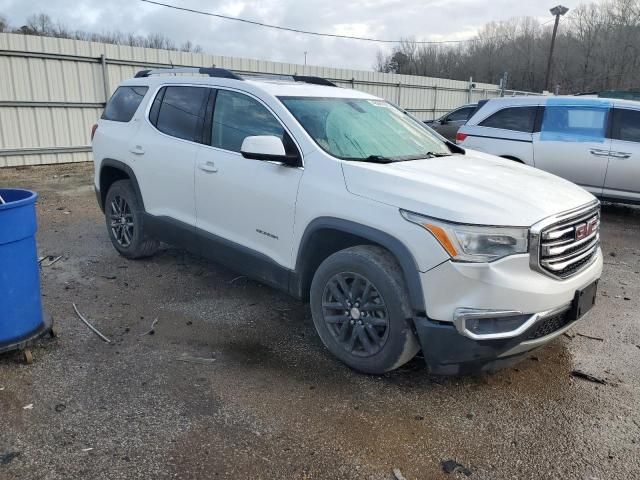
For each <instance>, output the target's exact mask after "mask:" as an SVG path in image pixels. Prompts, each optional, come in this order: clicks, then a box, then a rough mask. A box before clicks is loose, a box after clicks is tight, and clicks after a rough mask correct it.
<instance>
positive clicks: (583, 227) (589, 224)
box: [575, 217, 598, 240]
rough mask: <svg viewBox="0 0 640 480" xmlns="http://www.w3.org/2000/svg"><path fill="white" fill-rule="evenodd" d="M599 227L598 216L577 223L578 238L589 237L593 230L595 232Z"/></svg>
mask: <svg viewBox="0 0 640 480" xmlns="http://www.w3.org/2000/svg"><path fill="white" fill-rule="evenodd" d="M597 228H598V217H593V218H592V219H590V220H587V221H586V222H585V223H581V224H580V225H576V228H575V231H576V240H582V239H583V238H587V237H588V236H589V235H591V234H592V233H593V232H595V231H596V230H597Z"/></svg>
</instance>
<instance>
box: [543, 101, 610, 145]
mask: <svg viewBox="0 0 640 480" xmlns="http://www.w3.org/2000/svg"><path fill="white" fill-rule="evenodd" d="M607 113H608V108H606V107H605V108H603V107H601V106H584V107H583V106H575V105H570V106H564V105H547V107H546V108H545V110H544V117H543V119H542V135H543V136H545V135H546V136H548V138H550V139H552V138H553V137H554V136H558V135H561V136H562V137H563V139H564V140H576V141H580V140H596V139H598V140H604V137H605V129H606V125H607Z"/></svg>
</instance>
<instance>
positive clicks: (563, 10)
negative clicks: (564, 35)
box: [544, 5, 569, 91]
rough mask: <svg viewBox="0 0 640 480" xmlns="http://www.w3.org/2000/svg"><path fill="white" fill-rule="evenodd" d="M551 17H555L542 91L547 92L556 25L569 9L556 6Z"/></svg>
mask: <svg viewBox="0 0 640 480" xmlns="http://www.w3.org/2000/svg"><path fill="white" fill-rule="evenodd" d="M549 11H550V12H551V15H555V17H556V22H555V23H554V24H553V34H552V35H551V48H550V49H549V60H548V61H547V76H546V77H545V79H544V89H545V90H547V91H548V90H549V78H550V77H551V59H552V57H553V47H554V46H555V43H556V34H557V33H558V23H560V17H561V16H562V15H564V14H566V13H567V12H568V11H569V9H568V8H567V7H563V6H562V5H557V6H555V7H553V8H552V9H551V10H549Z"/></svg>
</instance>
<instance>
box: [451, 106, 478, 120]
mask: <svg viewBox="0 0 640 480" xmlns="http://www.w3.org/2000/svg"><path fill="white" fill-rule="evenodd" d="M475 109H476V107H466V108H461V109H460V110H456V111H455V112H452V113H450V114H449V116H448V117H447V120H448V121H450V122H458V121H460V120H464V121H467V120H468V119H469V117H470V116H471V114H472V113H473V112H474V111H475Z"/></svg>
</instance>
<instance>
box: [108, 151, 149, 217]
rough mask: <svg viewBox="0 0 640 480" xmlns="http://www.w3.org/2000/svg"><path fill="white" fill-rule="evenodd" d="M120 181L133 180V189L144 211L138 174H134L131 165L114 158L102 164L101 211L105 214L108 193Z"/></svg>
mask: <svg viewBox="0 0 640 480" xmlns="http://www.w3.org/2000/svg"><path fill="white" fill-rule="evenodd" d="M118 180H131V183H132V184H133V189H134V190H135V192H136V195H137V197H138V200H139V201H140V206H141V207H142V209H143V210H144V209H145V208H144V200H143V198H142V193H141V192H140V185H138V179H137V178H136V174H135V173H134V172H133V170H132V168H131V167H130V166H129V165H127V164H126V163H124V162H121V161H120V160H115V159H113V158H105V159H104V160H102V162H101V163H100V176H99V185H100V190H99V195H98V201H99V204H100V209H101V210H102V211H103V212H104V202H105V199H106V198H107V192H108V191H109V188H110V187H111V185H113V183H114V182H117V181H118Z"/></svg>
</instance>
